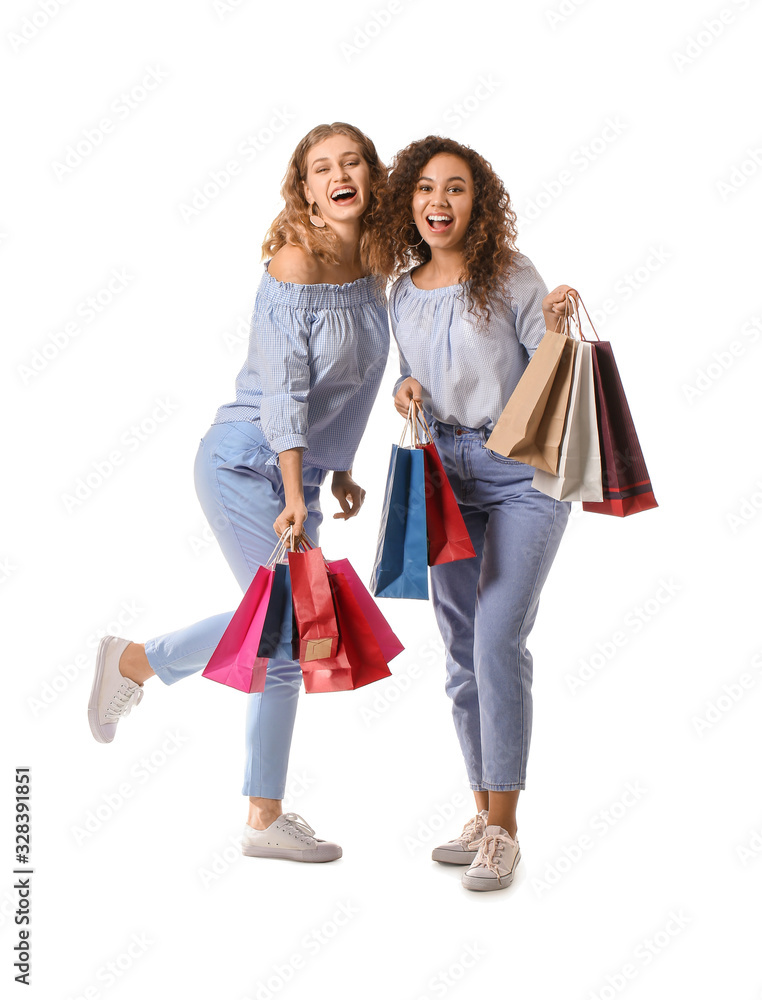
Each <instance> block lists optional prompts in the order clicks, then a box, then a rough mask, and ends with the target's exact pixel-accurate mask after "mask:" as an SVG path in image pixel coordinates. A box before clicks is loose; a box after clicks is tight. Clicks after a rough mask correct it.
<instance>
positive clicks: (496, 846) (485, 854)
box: [472, 833, 508, 885]
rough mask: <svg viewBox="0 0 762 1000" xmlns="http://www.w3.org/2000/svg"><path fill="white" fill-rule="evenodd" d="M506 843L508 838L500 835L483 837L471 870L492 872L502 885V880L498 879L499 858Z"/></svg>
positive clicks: (494, 834) (492, 834) (493, 834)
mask: <svg viewBox="0 0 762 1000" xmlns="http://www.w3.org/2000/svg"><path fill="white" fill-rule="evenodd" d="M507 843H508V838H507V837H504V836H503V835H502V834H500V833H491V834H490V835H489V836H485V837H484V839H483V840H482V841H481V842H480V844H479V853H478V854H477V855H476V858H475V860H474V863H473V865H472V867H473V868H486V869H487V871H490V872H493V873H494V874H495V875H497V880H498V882H499V883H500V885H502V884H503V883H502V880H501V877H500V869H499V867H498V866H499V864H500V858H501V856H502V853H503V848H504V847H505V845H506V844H507Z"/></svg>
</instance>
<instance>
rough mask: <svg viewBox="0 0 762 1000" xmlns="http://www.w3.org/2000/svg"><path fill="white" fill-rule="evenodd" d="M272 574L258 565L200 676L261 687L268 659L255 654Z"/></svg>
mask: <svg viewBox="0 0 762 1000" xmlns="http://www.w3.org/2000/svg"><path fill="white" fill-rule="evenodd" d="M274 576H275V574H274V572H273V570H272V569H268V568H267V567H266V566H260V567H259V569H258V570H257V572H256V573H255V574H254V579H253V580H252V581H251V583H250V584H249V587H248V588H247V590H246V593H245V594H244V595H243V600H242V601H241V603H240V604H239V605H238V608H237V609H236V611H235V613H234V614H233V617H232V619H231V620H230V624H229V625H228V627H227V628H226V629H225V631H224V633H223V635H222V638H221V639H220V641H219V642H218V643H217V646H216V648H215V650H214V652H213V653H212V655H211V657H210V658H209V662H208V663H207V665H206V667H205V668H204V672H203V674H202V676H203V677H208V678H209V680H212V681H218V682H219V683H220V684H226V685H227V686H228V687H232V688H236V689H237V690H238V691H245V692H251V691H264V689H265V680H266V671H267V660H266V659H265V658H264V657H260V656H259V655H258V650H259V642H260V639H261V637H262V628H263V626H264V622H265V616H266V614H267V605H268V602H269V599H270V592H271V590H272V583H273V577H274Z"/></svg>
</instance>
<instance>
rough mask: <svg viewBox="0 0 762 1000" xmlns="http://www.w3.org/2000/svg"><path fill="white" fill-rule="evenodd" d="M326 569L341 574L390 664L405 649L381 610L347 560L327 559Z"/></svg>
mask: <svg viewBox="0 0 762 1000" xmlns="http://www.w3.org/2000/svg"><path fill="white" fill-rule="evenodd" d="M328 569H329V570H330V572H331V573H341V574H342V575H343V576H344V578H345V579H346V581H347V583H348V585H349V589H350V590H351V591H352V593H353V594H354V597H355V600H356V601H357V604H358V606H359V608H360V611H361V612H362V613H363V615H364V616H365V620H366V621H367V622H368V625H370V630H371V632H372V633H373V635H374V637H375V639H376V641H377V642H378V645H379V647H380V648H381V652H382V653H383V656H384V659H385V660H386V662H387V663H390V662H391V661H392V660H393V659H394V657H395V656H397V654H398V653H401V652H402V651H403V649H404V648H405V647H404V646H403V645H402V643H401V642H400V641H399V639H398V638H397V636H396V635H395V634H394V632H392V629H391V626H390V625H389V622H388V621H387V620H386V618H384V616H383V614H382V613H381V609H380V608H379V606H378V605H377V604H376V602H375V601H374V600H373V598H372V597H371V596H370V594H369V593H368V591H367V589H366V588H365V586H364V585H363V583H362V581H361V580H360V577H359V576H358V575H357V573H356V572H355V570H354V567H353V566H352V564H351V563H350V561H349V560H348V559H329V560H328Z"/></svg>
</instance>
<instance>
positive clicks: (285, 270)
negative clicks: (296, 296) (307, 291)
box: [268, 244, 320, 285]
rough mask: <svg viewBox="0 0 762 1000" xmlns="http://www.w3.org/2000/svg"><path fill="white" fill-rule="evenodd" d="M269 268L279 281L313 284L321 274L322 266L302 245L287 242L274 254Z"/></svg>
mask: <svg viewBox="0 0 762 1000" xmlns="http://www.w3.org/2000/svg"><path fill="white" fill-rule="evenodd" d="M268 270H269V272H270V274H271V275H272V276H273V278H275V279H276V280H277V281H290V282H293V283H295V284H298V285H311V284H314V283H315V281H316V280H317V278H318V276H319V273H320V266H319V262H318V261H317V260H316V259H315V258H314V257H313V256H312V254H310V253H307V251H306V250H303V249H302V248H301V247H297V246H293V245H292V244H287V245H286V246H284V247H281V248H280V250H278V251H277V252H276V253H275V254H274V255H273V257H272V258H271V260H270V265H269V267H268Z"/></svg>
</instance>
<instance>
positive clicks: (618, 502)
mask: <svg viewBox="0 0 762 1000" xmlns="http://www.w3.org/2000/svg"><path fill="white" fill-rule="evenodd" d="M591 347H592V350H593V374H594V378H595V403H596V408H597V411H598V433H599V437H600V442H601V459H602V479H603V499H602V500H601V501H599V502H597V503H596V502H588V501H586V502H584V503H583V504H582V509H583V510H586V511H589V512H590V513H595V514H613V515H614V516H616V517H627V516H628V515H629V514H637V513H639V512H640V511H643V510H650V509H651V508H653V507H658V506H659V505H658V503H657V502H656V498H655V497H654V493H653V487H652V485H651V480H650V478H649V475H648V470H647V469H646V463H645V460H644V458H643V452H642V450H641V447H640V442H639V440H638V436H637V434H636V432H635V424H634V423H633V420H632V415H631V413H630V407H629V405H628V403H627V397H626V396H625V394H624V389H623V387H622V381H621V379H620V377H619V371H618V369H617V365H616V361H615V360H614V353H613V351H612V349H611V344H610V343H609V342H608V341H603V340H602V341H597V342H594V343H592V344H591Z"/></svg>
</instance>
